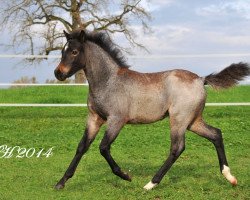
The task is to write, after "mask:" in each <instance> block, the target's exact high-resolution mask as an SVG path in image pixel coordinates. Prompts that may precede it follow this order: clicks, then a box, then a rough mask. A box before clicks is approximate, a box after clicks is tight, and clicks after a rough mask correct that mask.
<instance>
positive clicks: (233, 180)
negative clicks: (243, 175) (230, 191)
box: [230, 177, 238, 186]
mask: <svg viewBox="0 0 250 200" xmlns="http://www.w3.org/2000/svg"><path fill="white" fill-rule="evenodd" d="M230 183H231V184H232V186H236V185H237V183H238V181H237V179H236V178H235V177H233V178H232V179H231V181H230Z"/></svg>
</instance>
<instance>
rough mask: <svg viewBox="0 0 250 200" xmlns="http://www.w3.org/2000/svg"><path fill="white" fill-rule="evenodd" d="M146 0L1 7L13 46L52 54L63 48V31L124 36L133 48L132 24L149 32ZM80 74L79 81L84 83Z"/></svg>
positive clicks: (14, 0) (11, 2)
mask: <svg viewBox="0 0 250 200" xmlns="http://www.w3.org/2000/svg"><path fill="white" fill-rule="evenodd" d="M141 1H142V0H122V1H118V2H119V3H115V1H113V0H8V1H2V2H1V6H0V13H1V19H0V26H1V28H0V30H2V31H3V30H9V33H10V35H11V36H12V42H11V43H12V44H11V46H12V47H17V46H19V47H21V48H22V53H30V54H32V55H34V54H41V55H42V54H46V55H48V54H50V53H51V52H53V51H57V50H61V49H62V48H63V42H64V40H63V37H64V35H63V34H62V30H63V29H66V30H67V31H72V30H75V29H79V28H80V29H88V30H91V31H100V30H102V31H106V32H107V33H108V34H114V33H121V34H122V35H123V36H125V38H126V39H127V40H128V41H129V42H130V44H131V45H135V46H139V47H143V45H142V44H139V43H137V42H136V39H135V38H136V34H135V32H134V31H133V28H132V27H131V26H130V23H131V21H136V22H137V23H138V22H139V23H140V25H141V27H142V28H143V29H144V30H149V27H148V26H147V20H149V19H150V14H149V13H148V12H147V11H146V10H145V8H144V7H143V5H141V4H142V3H141ZM82 73H83V72H80V73H77V75H76V82H82V78H81V77H82Z"/></svg>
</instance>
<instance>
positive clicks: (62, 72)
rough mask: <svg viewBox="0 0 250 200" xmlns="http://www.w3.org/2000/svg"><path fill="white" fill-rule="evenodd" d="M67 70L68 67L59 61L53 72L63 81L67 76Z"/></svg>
mask: <svg viewBox="0 0 250 200" xmlns="http://www.w3.org/2000/svg"><path fill="white" fill-rule="evenodd" d="M68 72H69V69H68V68H67V67H66V66H65V65H64V64H62V63H60V64H59V65H58V67H57V68H56V69H55V71H54V74H55V77H56V78H57V79H58V80H59V81H64V80H65V79H66V78H67V77H68Z"/></svg>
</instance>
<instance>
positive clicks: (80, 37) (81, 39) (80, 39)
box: [78, 30, 86, 42]
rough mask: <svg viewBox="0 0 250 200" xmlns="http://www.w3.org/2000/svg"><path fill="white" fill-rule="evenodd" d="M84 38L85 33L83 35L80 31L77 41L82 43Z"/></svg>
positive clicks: (82, 31)
mask: <svg viewBox="0 0 250 200" xmlns="http://www.w3.org/2000/svg"><path fill="white" fill-rule="evenodd" d="M85 38H86V33H85V31H84V30H81V31H80V33H79V35H78V40H79V41H81V42H84V41H85Z"/></svg>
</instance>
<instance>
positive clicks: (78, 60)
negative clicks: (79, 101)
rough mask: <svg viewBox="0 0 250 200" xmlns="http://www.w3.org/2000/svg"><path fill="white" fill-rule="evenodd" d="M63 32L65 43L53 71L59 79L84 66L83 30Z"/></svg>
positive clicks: (62, 79)
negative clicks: (58, 61)
mask: <svg viewBox="0 0 250 200" xmlns="http://www.w3.org/2000/svg"><path fill="white" fill-rule="evenodd" d="M63 32H64V35H65V37H66V39H67V43H66V44H65V45H64V47H63V49H62V58H61V62H60V63H59V65H58V66H57V68H56V69H55V71H54V73H55V76H56V78H57V79H58V80H60V81H64V80H65V79H66V78H68V77H70V76H72V75H73V74H75V73H76V72H77V71H79V70H80V69H83V68H84V67H85V59H84V40H85V32H84V31H83V30H81V31H76V32H72V33H67V32H66V31H63Z"/></svg>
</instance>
